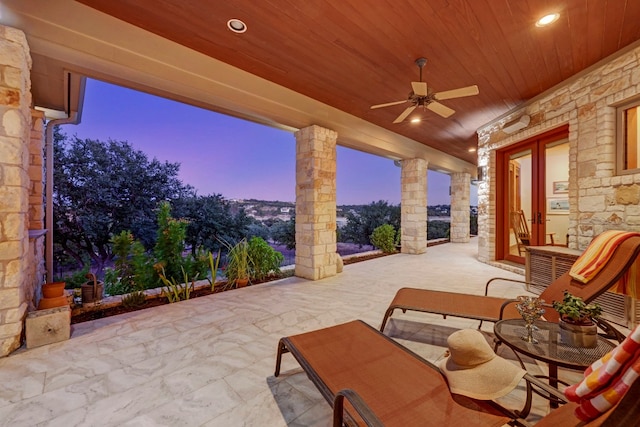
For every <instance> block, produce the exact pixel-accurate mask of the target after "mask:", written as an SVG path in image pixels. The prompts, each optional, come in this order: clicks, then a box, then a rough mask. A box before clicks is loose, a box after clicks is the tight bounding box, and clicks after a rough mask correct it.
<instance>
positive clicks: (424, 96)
mask: <svg viewBox="0 0 640 427" xmlns="http://www.w3.org/2000/svg"><path fill="white" fill-rule="evenodd" d="M426 63H427V60H426V59H425V58H418V59H416V65H417V66H418V67H419V68H420V81H419V82H411V88H412V91H411V92H409V97H408V98H407V99H405V100H404V101H395V102H387V103H386V104H378V105H372V106H371V109H372V110H373V109H376V108H384V107H391V106H392V105H399V104H404V103H405V102H410V103H411V106H409V107H407V108H406V109H405V110H404V111H403V112H402V114H400V115H399V116H398V117H397V118H396V119H395V120H394V121H393V123H400V122H402V121H403V120H404V119H406V118H407V117H408V116H409V114H411V113H412V112H413V110H415V109H416V108H417V107H420V106H421V107H423V108H427V109H429V110H431V111H433V112H434V113H436V114H438V115H440V116H442V117H444V118H447V117H449V116H451V115H452V114H453V113H455V111H454V110H452V109H451V108H449V107H447V106H446V105H443V104H441V103H439V102H438V101H443V100H445V99H453V98H462V97H464V96H472V95H477V94H478V93H480V92H479V91H478V86H476V85H473V86H467V87H461V88H459V89H452V90H445V91H444V92H435V93H434V92H430V91H429V90H427V83H426V82H423V81H422V68H424V66H425V64H426Z"/></svg>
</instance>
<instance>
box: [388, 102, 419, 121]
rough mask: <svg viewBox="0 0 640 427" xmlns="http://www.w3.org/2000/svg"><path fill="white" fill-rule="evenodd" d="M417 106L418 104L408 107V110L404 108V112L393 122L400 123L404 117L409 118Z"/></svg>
mask: <svg viewBox="0 0 640 427" xmlns="http://www.w3.org/2000/svg"><path fill="white" fill-rule="evenodd" d="M416 107H417V105H412V106H411V107H408V108H407V109H406V110H404V111H403V112H402V114H400V115H399V116H398V117H397V118H396V119H395V120H394V121H393V123H400V122H401V121H403V120H404V119H406V118H407V116H408V115H409V114H411V113H413V110H415V109H416Z"/></svg>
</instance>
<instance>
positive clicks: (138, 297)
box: [122, 291, 147, 308]
mask: <svg viewBox="0 0 640 427" xmlns="http://www.w3.org/2000/svg"><path fill="white" fill-rule="evenodd" d="M146 301H147V297H146V295H145V294H144V292H142V291H135V292H131V293H130V294H127V295H125V296H123V297H122V306H123V307H125V308H134V307H140V306H141V305H144V303H145V302H146Z"/></svg>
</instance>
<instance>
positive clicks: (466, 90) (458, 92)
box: [435, 85, 480, 101]
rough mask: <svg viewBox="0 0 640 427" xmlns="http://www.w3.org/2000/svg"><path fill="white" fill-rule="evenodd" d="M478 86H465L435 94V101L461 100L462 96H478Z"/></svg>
mask: <svg viewBox="0 0 640 427" xmlns="http://www.w3.org/2000/svg"><path fill="white" fill-rule="evenodd" d="M479 93H480V91H479V90H478V86H476V85H473V86H467V87H461V88H459V89H453V90H445V91H444V92H438V93H436V94H435V97H436V99H437V100H439V101H442V100H444V99H452V98H462V97H464V96H472V95H477V94H479Z"/></svg>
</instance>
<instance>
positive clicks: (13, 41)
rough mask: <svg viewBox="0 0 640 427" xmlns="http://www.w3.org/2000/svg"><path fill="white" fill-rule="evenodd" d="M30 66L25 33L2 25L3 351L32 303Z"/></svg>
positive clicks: (13, 342) (12, 343)
mask: <svg viewBox="0 0 640 427" xmlns="http://www.w3.org/2000/svg"><path fill="white" fill-rule="evenodd" d="M30 68H31V58H30V54H29V47H28V45H27V41H26V38H25V35H24V33H23V32H22V31H19V30H16V29H13V28H9V27H4V26H0V356H5V355H7V354H9V353H10V352H11V351H13V350H15V349H16V348H18V347H19V346H20V344H21V343H20V337H21V334H22V329H23V320H24V317H25V314H26V311H27V307H28V302H27V301H26V297H25V286H26V283H27V277H28V274H27V268H28V267H27V259H28V253H29V233H28V222H29V219H28V211H29V173H28V171H29V161H30V158H29V144H28V141H29V139H30V131H31V110H30V105H31V82H30V74H29V70H30Z"/></svg>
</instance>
